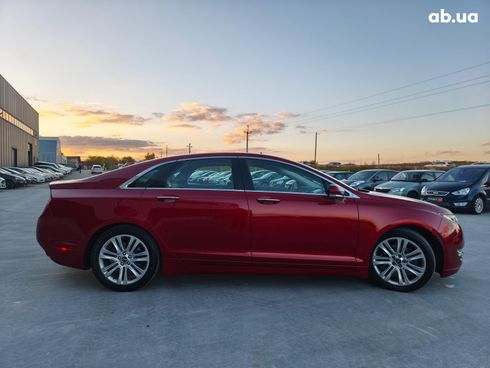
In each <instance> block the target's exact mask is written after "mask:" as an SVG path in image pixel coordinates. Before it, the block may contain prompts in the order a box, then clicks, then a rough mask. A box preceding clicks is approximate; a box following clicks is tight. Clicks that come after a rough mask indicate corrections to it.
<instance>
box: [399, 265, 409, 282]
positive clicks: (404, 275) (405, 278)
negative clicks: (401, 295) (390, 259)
mask: <svg viewBox="0 0 490 368" xmlns="http://www.w3.org/2000/svg"><path fill="white" fill-rule="evenodd" d="M400 272H401V274H402V279H403V284H404V285H408V284H410V279H409V278H408V275H407V272H406V271H405V269H404V268H402V269H401V270H400Z"/></svg>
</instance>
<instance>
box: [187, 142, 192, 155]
mask: <svg viewBox="0 0 490 368" xmlns="http://www.w3.org/2000/svg"><path fill="white" fill-rule="evenodd" d="M187 148H189V155H190V154H191V148H192V144H190V143H189V144H188V145H187Z"/></svg>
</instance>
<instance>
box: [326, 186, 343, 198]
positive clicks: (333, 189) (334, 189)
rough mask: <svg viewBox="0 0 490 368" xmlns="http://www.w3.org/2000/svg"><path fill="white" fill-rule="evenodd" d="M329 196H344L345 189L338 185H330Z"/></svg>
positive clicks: (327, 192)
mask: <svg viewBox="0 0 490 368" xmlns="http://www.w3.org/2000/svg"><path fill="white" fill-rule="evenodd" d="M326 194H327V197H329V198H344V190H343V189H341V188H339V187H338V186H336V185H330V186H329V187H328V189H327V191H326Z"/></svg>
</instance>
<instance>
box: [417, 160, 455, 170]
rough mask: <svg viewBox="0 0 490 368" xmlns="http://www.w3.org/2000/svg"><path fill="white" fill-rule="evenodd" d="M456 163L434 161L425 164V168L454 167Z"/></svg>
mask: <svg viewBox="0 0 490 368" xmlns="http://www.w3.org/2000/svg"><path fill="white" fill-rule="evenodd" d="M455 166H456V164H455V163H454V162H452V161H434V162H431V163H430V164H427V165H425V167H427V168H439V169H450V168H452V167H455Z"/></svg>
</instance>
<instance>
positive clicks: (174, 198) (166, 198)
mask: <svg viewBox="0 0 490 368" xmlns="http://www.w3.org/2000/svg"><path fill="white" fill-rule="evenodd" d="M179 198H180V197H179V196H171V195H169V196H158V197H157V199H158V200H159V201H160V202H175V201H178V200H179Z"/></svg>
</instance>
